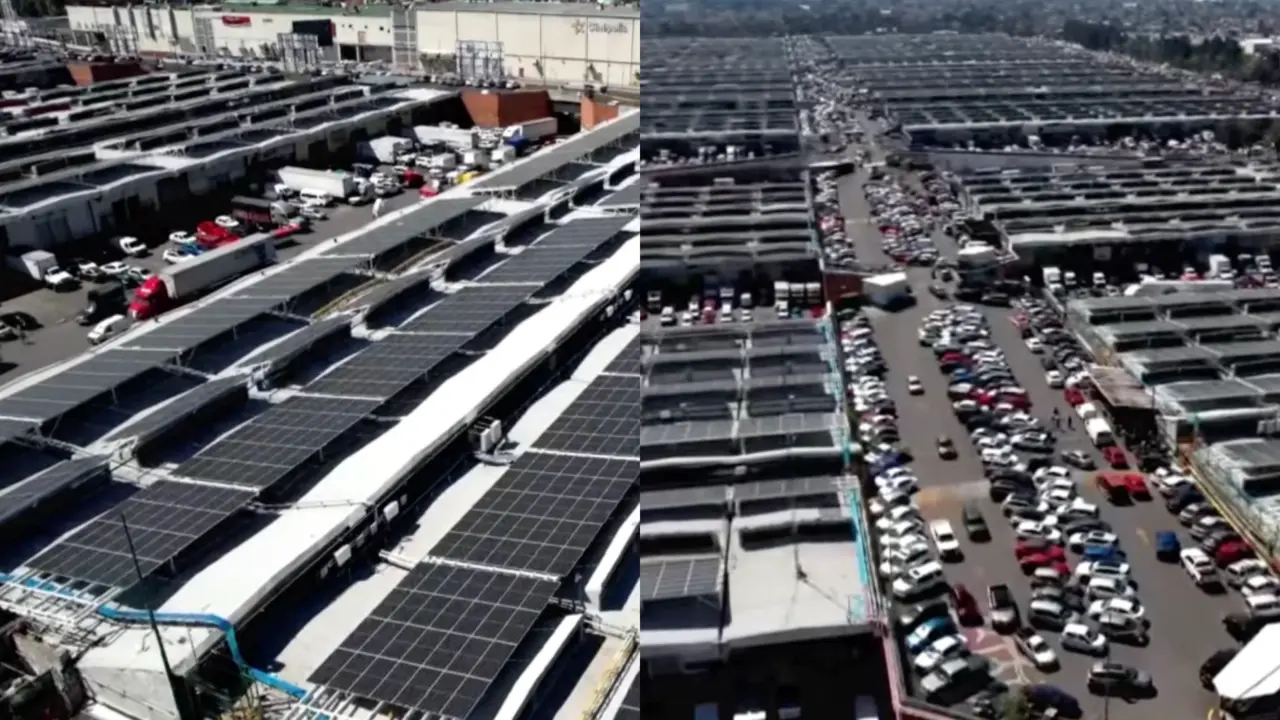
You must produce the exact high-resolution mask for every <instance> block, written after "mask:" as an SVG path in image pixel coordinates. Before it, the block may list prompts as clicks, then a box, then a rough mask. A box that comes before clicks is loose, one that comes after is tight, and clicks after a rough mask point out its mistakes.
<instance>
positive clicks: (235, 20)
mask: <svg viewBox="0 0 1280 720" xmlns="http://www.w3.org/2000/svg"><path fill="white" fill-rule="evenodd" d="M252 23H253V18H250V17H249V16H248V15H223V16H222V24H223V25H231V26H233V27H234V26H236V25H251V24H252Z"/></svg>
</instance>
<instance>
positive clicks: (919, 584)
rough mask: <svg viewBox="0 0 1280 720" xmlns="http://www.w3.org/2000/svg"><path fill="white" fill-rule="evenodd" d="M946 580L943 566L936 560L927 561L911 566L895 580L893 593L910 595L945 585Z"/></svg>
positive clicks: (900, 596) (900, 595)
mask: <svg viewBox="0 0 1280 720" xmlns="http://www.w3.org/2000/svg"><path fill="white" fill-rule="evenodd" d="M946 582H947V579H946V576H945V575H943V571H942V566H941V565H939V564H938V563H936V562H927V563H925V564H923V565H917V566H916V567H913V568H910V569H909V570H907V571H906V572H905V573H903V574H902V575H901V576H899V577H898V578H897V579H896V580H894V581H893V585H892V588H893V594H894V596H895V597H898V598H904V597H910V596H912V595H918V594H920V593H922V592H925V591H926V590H931V589H933V588H936V587H938V586H939V585H944V584H946Z"/></svg>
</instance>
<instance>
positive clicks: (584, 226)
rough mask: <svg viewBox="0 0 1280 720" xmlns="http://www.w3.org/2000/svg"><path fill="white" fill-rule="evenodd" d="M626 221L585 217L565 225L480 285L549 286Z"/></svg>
mask: <svg viewBox="0 0 1280 720" xmlns="http://www.w3.org/2000/svg"><path fill="white" fill-rule="evenodd" d="M627 222H629V221H628V219H626V218H583V219H580V220H573V221H571V222H568V223H565V224H564V225H561V226H560V227H558V228H556V229H555V230H553V231H551V232H550V233H547V234H546V235H544V236H543V237H542V238H540V239H538V240H537V241H536V242H534V243H533V244H532V245H530V246H529V247H527V248H525V250H524V252H522V253H520V254H519V255H516V256H515V257H513V258H511V259H510V260H507V261H506V262H505V263H503V264H502V265H499V266H498V267H496V268H494V269H493V270H492V271H490V272H488V273H485V275H484V276H483V277H481V278H480V282H484V283H521V284H525V285H537V286H539V287H541V286H543V285H546V284H547V283H550V282H552V281H554V280H556V279H557V278H559V277H561V276H562V275H564V274H565V273H567V272H569V271H570V270H572V269H573V267H574V266H575V265H577V264H578V263H581V262H583V261H584V260H586V259H587V256H589V255H591V254H592V253H593V252H595V251H596V250H598V249H599V248H601V247H603V246H604V245H605V244H606V243H608V242H609V241H610V240H612V239H613V238H614V236H616V235H617V234H618V233H619V232H621V231H622V228H623V226H625V225H626V224H627Z"/></svg>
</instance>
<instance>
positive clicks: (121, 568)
mask: <svg viewBox="0 0 1280 720" xmlns="http://www.w3.org/2000/svg"><path fill="white" fill-rule="evenodd" d="M253 497H254V493H253V492H252V491H250V490H237V489H231V488H225V487H214V486H210V485H196V484H192V483H183V482H170V481H167V480H161V481H159V482H156V483H155V484H153V485H151V486H150V487H148V488H147V489H145V490H142V491H141V492H138V493H137V494H135V495H134V496H133V497H131V498H129V499H128V500H126V501H125V502H124V503H123V504H121V505H120V506H119V507H117V508H116V509H114V510H112V511H111V512H110V513H108V514H105V515H101V516H99V517H98V518H96V519H94V520H93V521H91V522H89V523H88V524H87V525H85V526H84V527H82V528H80V529H79V530H76V531H75V532H74V533H72V534H71V535H70V536H68V537H67V538H66V539H64V540H61V541H59V542H58V543H57V544H56V545H54V546H53V547H51V548H49V549H48V550H45V551H44V552H42V553H40V554H39V555H37V556H36V557H35V558H34V559H32V560H31V561H29V562H28V563H27V565H28V566H29V567H31V568H34V569H36V570H43V571H45V572H50V573H53V574H55V575H62V576H65V577H70V578H75V579H77V580H84V581H87V582H91V583H97V584H100V585H106V586H109V587H116V588H129V587H132V586H133V585H134V584H135V583H137V581H138V578H137V574H136V572H135V570H134V566H133V560H132V559H131V558H130V556H129V543H128V540H127V539H126V537H125V533H124V528H123V527H122V526H121V522H120V518H121V516H124V518H125V520H126V521H128V523H129V534H130V535H131V536H132V537H133V546H134V549H135V551H136V552H137V557H138V564H139V565H140V566H141V568H142V575H143V577H144V578H145V577H147V576H149V575H150V574H151V573H153V572H155V571H156V570H157V569H159V568H160V567H162V566H163V565H165V564H167V563H169V562H170V561H171V560H173V559H174V558H176V557H177V556H178V554H179V553H181V552H182V551H183V550H185V549H187V548H188V547H190V546H191V545H192V544H194V543H195V542H196V541H198V540H200V539H201V538H202V537H204V536H205V535H206V534H208V533H209V532H210V531H212V530H213V529H214V528H215V527H216V526H217V525H218V524H219V523H221V522H222V521H223V520H226V519H227V518H228V517H230V516H231V515H233V514H235V513H236V512H238V511H239V510H240V509H241V508H243V507H244V506H245V505H247V504H248V503H249V501H250V500H252V499H253Z"/></svg>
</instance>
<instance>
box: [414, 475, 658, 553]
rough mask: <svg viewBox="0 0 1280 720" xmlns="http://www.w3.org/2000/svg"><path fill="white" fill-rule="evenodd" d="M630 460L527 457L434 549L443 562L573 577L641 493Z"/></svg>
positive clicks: (484, 496) (500, 479) (477, 503)
mask: <svg viewBox="0 0 1280 720" xmlns="http://www.w3.org/2000/svg"><path fill="white" fill-rule="evenodd" d="M638 474H639V463H637V462H635V461H631V460H617V459H602V458H586V457H574V456H568V455H550V454H544V453H537V452H526V453H525V454H524V455H522V456H521V457H520V458H519V459H517V460H516V461H515V462H514V463H512V465H511V466H510V467H509V468H507V471H506V472H504V473H503V474H502V477H501V478H499V479H498V482H497V483H496V484H495V485H494V486H493V487H492V488H491V489H490V490H489V491H488V492H487V493H485V494H484V495H483V496H482V497H481V498H480V500H479V501H478V502H476V504H475V505H474V506H473V507H472V508H471V510H469V511H468V512H467V513H466V514H465V515H463V517H462V519H461V520H459V521H458V524H457V525H455V526H454V528H453V530H451V531H450V532H449V533H448V534H447V535H445V536H444V538H443V539H442V540H441V541H440V542H439V544H437V545H436V547H435V549H434V550H432V554H433V555H436V556H438V557H442V558H451V559H453V560H462V561H464V562H470V563H476V564H480V565H488V566H490V567H505V568H512V569H516V570H528V571H532V572H540V573H546V574H548V575H555V576H558V577H562V576H565V575H567V574H569V573H570V572H571V571H572V570H573V568H574V566H575V565H576V564H577V563H578V561H579V560H580V559H581V557H582V554H583V552H585V551H586V549H587V548H588V547H589V546H590V545H591V543H592V542H594V541H595V539H596V536H597V535H598V534H599V532H600V529H601V528H602V527H603V526H604V524H605V523H606V522H607V521H608V520H609V517H610V516H611V515H613V513H614V511H616V510H617V508H618V505H619V503H621V502H622V500H623V498H624V497H625V496H626V494H627V493H628V492H629V491H630V490H631V489H632V488H634V487H635V485H636V476H637V475H638Z"/></svg>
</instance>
